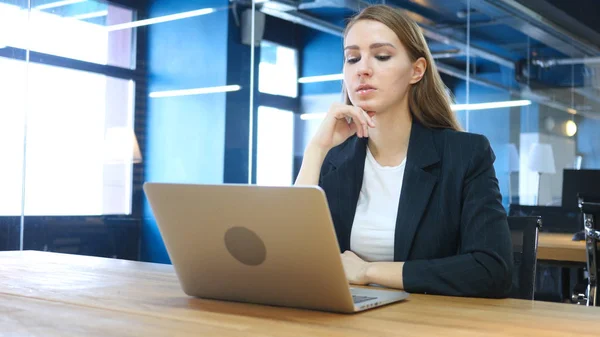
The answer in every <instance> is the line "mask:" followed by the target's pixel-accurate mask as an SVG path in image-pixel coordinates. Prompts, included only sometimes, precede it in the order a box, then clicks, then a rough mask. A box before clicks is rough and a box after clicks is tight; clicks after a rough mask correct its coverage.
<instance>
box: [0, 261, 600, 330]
mask: <svg viewBox="0 0 600 337" xmlns="http://www.w3.org/2000/svg"><path fill="white" fill-rule="evenodd" d="M0 312H1V313H2V314H1V315H0V335H2V334H3V333H5V332H8V334H9V335H12V334H18V335H28V336H38V335H39V336H42V335H43V336H82V335H85V336H109V335H110V336H199V335H202V336H250V337H254V336H256V337H258V336H271V335H277V336H325V335H326V336H350V337H352V336H394V335H398V336H544V337H547V336H566V335H576V336H597V335H598V332H599V331H600V320H598V317H600V308H590V307H583V306H576V305H567V304H559V303H546V302H532V301H523V300H512V299H503V300H491V299H472V298H455V297H443V296H430V295H417V294H413V295H411V297H410V298H409V300H407V301H405V302H402V303H397V304H393V305H389V306H386V307H381V308H377V309H374V310H370V311H365V312H362V313H358V314H353V315H342V314H333V313H324V312H317V311H308V310H297V309H289V308H278V307H270V306H259V305H252V304H242V303H233V302H220V301H210V300H202V299H196V298H190V297H188V296H186V295H185V294H183V292H182V291H181V290H180V288H179V284H178V282H177V278H176V276H175V274H174V272H173V269H172V267H171V266H167V265H158V264H150V263H141V262H129V261H121V260H112V259H103V258H95V257H85V256H75V255H63V254H54V253H43V252H0Z"/></svg>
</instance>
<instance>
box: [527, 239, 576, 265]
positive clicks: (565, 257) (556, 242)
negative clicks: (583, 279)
mask: <svg viewBox="0 0 600 337" xmlns="http://www.w3.org/2000/svg"><path fill="white" fill-rule="evenodd" d="M572 237H573V234H560V233H540V234H539V236H538V251H537V258H538V260H546V261H560V262H574V263H586V258H585V241H573V240H572Z"/></svg>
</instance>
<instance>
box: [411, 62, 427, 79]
mask: <svg viewBox="0 0 600 337" xmlns="http://www.w3.org/2000/svg"><path fill="white" fill-rule="evenodd" d="M425 70H427V61H426V60H425V58H423V57H419V58H418V59H417V60H416V61H415V63H413V73H412V77H411V79H410V84H415V83H418V82H419V81H420V80H421V79H422V78H423V76H424V75H425Z"/></svg>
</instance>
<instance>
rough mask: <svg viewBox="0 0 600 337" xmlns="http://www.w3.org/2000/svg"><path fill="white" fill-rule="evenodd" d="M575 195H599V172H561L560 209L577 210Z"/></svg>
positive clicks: (570, 170)
mask: <svg viewBox="0 0 600 337" xmlns="http://www.w3.org/2000/svg"><path fill="white" fill-rule="evenodd" d="M577 194H584V195H600V170H573V169H564V170H563V185H562V207H563V208H564V209H566V210H576V209H578V208H579V205H578V204H577Z"/></svg>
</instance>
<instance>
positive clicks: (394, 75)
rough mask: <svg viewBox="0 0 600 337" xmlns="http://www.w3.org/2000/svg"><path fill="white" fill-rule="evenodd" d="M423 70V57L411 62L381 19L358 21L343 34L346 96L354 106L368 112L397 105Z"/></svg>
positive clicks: (376, 111) (404, 98) (392, 32)
mask: <svg viewBox="0 0 600 337" xmlns="http://www.w3.org/2000/svg"><path fill="white" fill-rule="evenodd" d="M421 65H422V66H423V67H421ZM421 68H423V69H421ZM424 71H425V69H424V59H420V61H419V62H416V63H414V64H413V62H411V60H410V58H409V56H408V53H407V52H406V50H405V48H404V46H403V45H402V43H401V42H400V40H399V39H398V36H396V33H394V31H392V30H391V29H390V28H388V27H387V26H386V25H384V24H382V23H380V22H377V21H371V20H361V21H358V22H356V23H355V24H354V25H353V26H352V27H351V28H350V30H349V31H348V32H347V34H346V38H345V40H344V81H345V85H346V89H347V91H348V96H349V97H350V101H351V102H352V104H353V105H355V106H358V107H360V108H362V109H363V110H365V111H367V112H369V114H370V115H372V114H373V113H375V114H380V113H385V112H386V111H389V110H396V109H398V108H400V107H401V105H402V104H403V102H406V93H407V92H408V88H409V86H410V85H411V84H412V83H416V82H418V80H420V79H421V77H422V76H423V73H424Z"/></svg>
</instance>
